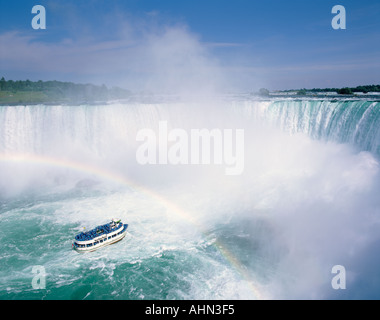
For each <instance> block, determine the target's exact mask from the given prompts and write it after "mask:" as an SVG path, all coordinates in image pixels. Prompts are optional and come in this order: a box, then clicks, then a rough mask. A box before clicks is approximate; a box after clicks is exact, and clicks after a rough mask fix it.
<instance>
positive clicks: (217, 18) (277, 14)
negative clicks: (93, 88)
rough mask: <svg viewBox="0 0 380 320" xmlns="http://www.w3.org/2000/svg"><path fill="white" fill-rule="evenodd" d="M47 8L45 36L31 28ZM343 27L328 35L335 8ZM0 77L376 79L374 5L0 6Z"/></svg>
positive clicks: (191, 83) (378, 48) (220, 0)
mask: <svg viewBox="0 0 380 320" xmlns="http://www.w3.org/2000/svg"><path fill="white" fill-rule="evenodd" d="M37 4H40V5H43V6H45V8H46V23H47V25H46V30H34V29H33V28H32V26H31V21H32V18H33V17H34V14H32V13H31V10H32V7H33V6H34V5H37ZM337 4H340V5H343V6H344V7H345V9H346V18H347V26H346V30H334V29H333V28H332V26H331V21H332V19H333V17H334V14H332V13H331V9H332V7H333V6H334V5H337ZM0 8H1V13H0V76H4V77H5V78H6V79H14V80H17V79H22V80H25V79H30V80H40V79H41V80H53V79H55V80H61V81H73V82H92V83H95V84H102V83H104V84H106V85H107V86H112V85H119V86H123V87H126V88H130V89H132V90H165V91H168V90H169V91H170V90H171V89H173V88H174V89H175V90H201V89H202V90H214V89H220V88H223V89H226V90H240V91H253V90H257V89H258V88H260V87H267V88H269V89H272V90H273V89H291V88H303V87H305V88H314V87H343V86H357V85H360V84H374V83H376V84H378V83H380V59H379V58H380V1H373V0H361V1H357V0H347V1H339V2H338V1H330V0H318V1H310V0H296V1H282V0H266V1H256V0H233V1H232V0H181V1H173V0H160V1H158V0H123V1H122V0H113V1H109V0H108V1H105V0H91V1H89V0H86V1H85V0H65V1H60V0H50V1H46V0H38V1H37V0H35V1H33V0H17V1H14V0H0Z"/></svg>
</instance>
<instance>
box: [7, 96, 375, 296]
mask: <svg viewBox="0 0 380 320" xmlns="http://www.w3.org/2000/svg"><path fill="white" fill-rule="evenodd" d="M222 107H223V108H224V109H223V110H224V111H223V112H221V111H220V109H218V113H214V114H213V113H210V114H208V113H207V112H205V111H204V109H203V108H200V109H197V108H194V106H193V105H192V106H190V107H188V106H186V105H183V104H180V105H178V106H177V105H175V104H174V105H173V104H152V105H149V104H133V105H123V104H115V105H107V106H77V107H72V106H27V107H21V106H20V107H1V108H0V135H1V137H2V139H1V140H0V150H1V151H0V231H1V232H0V243H1V245H2V247H1V251H0V279H1V281H0V299H261V298H269V299H271V298H274V299H276V298H342V297H357V298H360V297H366V298H368V297H370V298H377V297H379V296H380V292H379V290H378V288H376V287H375V286H373V285H372V286H371V285H363V284H368V283H376V279H379V278H378V276H377V274H376V273H375V272H372V271H370V272H369V271H368V266H371V267H372V268H371V270H377V269H378V268H377V267H378V266H379V263H378V262H377V261H376V259H375V256H376V255H375V252H377V245H376V244H377V243H378V241H379V240H380V239H379V235H378V234H379V233H378V227H379V225H378V221H379V219H378V217H379V214H380V213H379V208H380V200H379V199H378V195H377V193H378V190H379V189H378V187H379V183H380V179H379V164H378V157H379V155H380V149H379V148H380V103H379V102H375V101H365V100H360V101H343V100H342V101H321V100H311V101H301V100H300V101H292V100H286V101H284V100H281V101H280V100H279V101H250V100H247V101H244V100H242V101H235V102H232V103H225V102H224V103H223V105H222ZM200 110H203V111H202V112H199V111H200ZM211 110H212V111H210V112H214V111H215V110H214V109H212V108H211ZM160 120H165V121H168V122H169V124H171V126H172V127H173V128H185V129H188V128H201V127H211V128H215V127H221V128H244V129H245V170H244V173H243V175H241V176H236V177H230V176H225V175H224V169H223V168H221V167H220V166H215V167H214V166H207V165H206V166H151V167H149V166H140V165H138V164H136V160H135V150H136V146H137V144H136V140H135V137H136V132H137V130H138V129H140V128H146V127H151V128H153V129H154V128H156V126H157V122H158V121H160ZM20 155H23V157H21V158H20ZM17 156H19V157H17ZM111 218H121V219H122V220H123V222H125V223H128V224H129V228H128V233H127V236H126V237H125V238H124V239H123V240H122V241H120V242H118V243H116V244H114V245H111V246H107V247H105V248H102V249H100V250H98V251H95V252H92V253H86V254H79V253H77V252H75V251H74V250H72V247H71V244H72V241H73V239H74V236H75V235H76V234H77V233H79V232H81V231H82V230H83V228H86V229H91V228H93V227H95V226H97V225H100V224H104V223H106V222H108V220H110V219H111ZM359 261H360V263H359ZM336 264H344V265H345V266H346V268H347V270H349V271H350V274H351V273H352V274H356V277H352V278H348V280H347V281H348V290H346V291H345V292H341V293H340V292H336V291H334V290H332V289H331V284H330V283H331V267H332V266H333V265H336ZM35 266H42V267H43V268H44V270H45V272H46V274H45V275H44V276H45V287H44V288H39V289H38V288H37V289H35V288H33V286H32V280H33V278H34V277H35V276H36V274H35V273H33V272H32V271H33V267H35ZM376 268H377V269H376Z"/></svg>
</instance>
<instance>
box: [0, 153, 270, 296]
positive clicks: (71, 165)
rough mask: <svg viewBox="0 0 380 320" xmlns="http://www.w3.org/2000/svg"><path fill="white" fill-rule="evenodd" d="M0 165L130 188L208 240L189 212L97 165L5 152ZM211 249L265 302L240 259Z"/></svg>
mask: <svg viewBox="0 0 380 320" xmlns="http://www.w3.org/2000/svg"><path fill="white" fill-rule="evenodd" d="M0 163H13V164H26V163H27V164H32V165H46V166H50V167H57V168H66V169H71V170H74V171H77V172H81V173H85V174H89V175H92V176H96V177H98V178H101V179H102V180H107V181H110V182H113V183H116V184H120V185H122V186H125V187H128V188H129V189H131V190H133V191H136V192H138V193H142V194H144V195H146V196H148V197H149V198H151V199H153V200H154V201H157V202H158V203H160V204H161V205H162V206H164V207H165V208H167V209H169V210H170V211H171V212H173V213H175V214H176V215H179V216H180V217H181V218H182V219H184V220H186V221H187V222H188V223H191V224H192V225H193V226H194V227H196V228H197V230H198V231H199V232H200V233H201V234H202V235H204V236H205V237H206V238H207V237H208V236H207V234H206V231H205V228H204V227H203V226H202V225H201V224H200V223H199V222H198V221H197V220H196V219H195V218H194V217H195V215H192V214H191V213H189V212H186V211H185V210H183V209H182V208H180V207H179V206H178V205H176V204H174V203H173V202H171V201H169V200H168V199H167V198H165V197H163V196H162V195H160V194H159V193H157V192H156V191H153V190H151V189H148V188H147V187H145V186H143V185H141V184H138V183H137V182H135V181H132V180H131V179H129V178H126V177H124V176H121V175H120V174H116V173H114V172H111V171H109V170H106V169H104V168H101V167H99V166H95V165H91V164H87V163H86V164H84V163H80V162H76V161H72V160H67V159H58V158H53V157H49V156H45V155H44V156H41V155H36V154H26V153H22V154H21V153H6V154H0ZM213 246H214V247H215V248H216V249H217V250H218V251H219V252H220V253H221V254H222V256H223V257H224V258H225V260H226V261H227V262H228V263H229V264H230V265H231V266H232V267H233V269H234V270H236V271H237V273H238V274H239V275H240V276H241V277H242V278H243V279H244V280H245V281H246V282H247V283H248V284H249V287H250V290H251V292H252V293H253V294H254V297H256V299H260V300H262V299H267V298H266V297H265V296H264V294H263V293H262V292H261V290H259V289H258V285H257V284H256V283H255V281H254V280H253V279H252V277H251V275H250V274H249V273H248V270H247V269H246V268H245V267H244V266H242V264H241V263H240V262H239V260H238V259H237V258H236V257H235V256H234V254H233V253H232V252H231V251H229V250H228V249H227V248H225V247H224V246H223V244H222V243H220V242H219V241H217V240H216V241H214V243H213Z"/></svg>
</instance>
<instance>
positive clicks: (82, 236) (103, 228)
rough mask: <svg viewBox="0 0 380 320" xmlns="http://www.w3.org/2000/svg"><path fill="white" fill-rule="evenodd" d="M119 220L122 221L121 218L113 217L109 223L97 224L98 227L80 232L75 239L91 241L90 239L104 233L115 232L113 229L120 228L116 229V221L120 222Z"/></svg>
mask: <svg viewBox="0 0 380 320" xmlns="http://www.w3.org/2000/svg"><path fill="white" fill-rule="evenodd" d="M119 222H121V220H120V219H119V220H117V221H115V219H112V221H111V222H109V223H106V224H103V225H100V226H97V227H96V228H94V229H92V230H90V231H87V232H81V233H79V234H78V235H76V236H75V240H78V241H89V240H92V239H94V238H96V237H98V236H100V235H102V234H108V233H110V232H113V231H115V230H117V229H119V228H116V229H115V228H114V226H115V223H116V224H118V223H119Z"/></svg>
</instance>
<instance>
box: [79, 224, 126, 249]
mask: <svg viewBox="0 0 380 320" xmlns="http://www.w3.org/2000/svg"><path fill="white" fill-rule="evenodd" d="M127 228H128V225H127V224H125V223H124V224H123V223H122V222H121V220H120V219H112V221H111V222H109V223H107V224H104V225H101V226H97V227H96V228H94V229H92V230H90V231H87V232H81V233H79V234H78V235H76V236H75V240H74V243H73V245H72V246H73V248H74V249H75V250H76V251H78V252H89V251H94V250H97V249H99V248H102V247H105V246H108V245H109V244H113V243H115V242H118V241H120V240H121V239H123V238H124V237H125V235H126V233H127Z"/></svg>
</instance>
